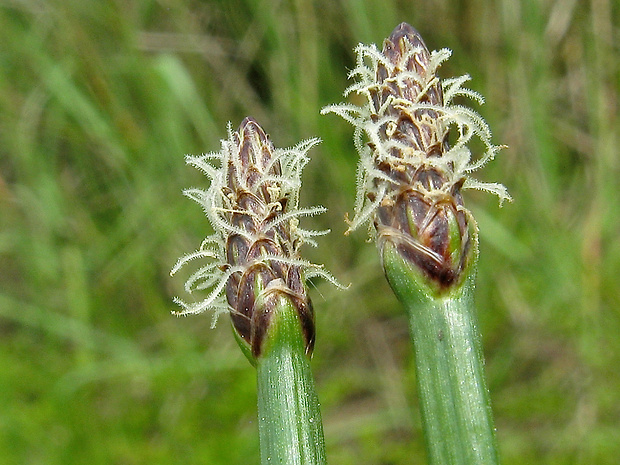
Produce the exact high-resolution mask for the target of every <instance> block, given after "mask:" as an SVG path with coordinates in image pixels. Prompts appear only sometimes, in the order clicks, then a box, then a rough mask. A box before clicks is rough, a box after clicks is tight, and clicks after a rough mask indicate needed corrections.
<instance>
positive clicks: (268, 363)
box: [256, 297, 326, 465]
mask: <svg viewBox="0 0 620 465" xmlns="http://www.w3.org/2000/svg"><path fill="white" fill-rule="evenodd" d="M256 369H257V384H258V430H259V436H260V448H261V463H262V464H263V465H267V464H287V465H324V464H325V463H326V454H325V440H324V437H323V424H322V421H321V412H320V406H319V400H318V396H317V394H316V389H315V386H314V378H313V376H312V372H311V370H310V360H309V357H308V355H307V354H306V342H305V339H304V337H303V333H302V329H301V324H300V318H299V315H298V313H297V312H296V310H295V307H294V306H293V305H292V303H291V301H290V300H289V299H288V298H286V297H281V298H280V300H279V304H278V305H277V306H276V308H275V310H274V315H272V320H271V322H270V325H269V329H268V332H267V335H266V339H265V340H264V345H263V351H262V354H261V356H260V357H258V358H257V360H256Z"/></svg>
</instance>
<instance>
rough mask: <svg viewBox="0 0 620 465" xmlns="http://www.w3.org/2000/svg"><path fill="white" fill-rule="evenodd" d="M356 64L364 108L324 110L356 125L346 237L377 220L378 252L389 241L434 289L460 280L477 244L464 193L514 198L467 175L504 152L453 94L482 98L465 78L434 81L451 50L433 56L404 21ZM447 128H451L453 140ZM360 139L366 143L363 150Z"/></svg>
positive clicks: (362, 50)
mask: <svg viewBox="0 0 620 465" xmlns="http://www.w3.org/2000/svg"><path fill="white" fill-rule="evenodd" d="M356 53H357V66H356V67H355V68H354V69H353V71H351V73H350V75H349V77H350V78H356V79H357V82H356V83H355V84H353V85H351V86H350V87H349V88H348V89H347V90H346V91H345V96H347V95H349V94H352V93H355V94H358V95H360V96H361V97H363V98H364V99H365V101H366V102H365V104H363V105H362V106H359V107H358V106H354V105H350V104H339V105H330V106H328V107H326V108H324V109H323V110H322V112H321V113H323V114H325V113H330V112H331V113H335V114H337V115H340V116H341V117H342V118H344V119H345V120H346V121H348V122H350V123H351V124H353V126H354V127H355V136H354V141H355V146H356V148H357V150H358V152H359V155H360V162H359V169H358V180H357V183H358V191H357V199H356V203H355V216H354V218H353V219H352V220H351V221H350V222H349V231H347V233H348V232H350V231H352V230H354V229H356V228H357V227H359V226H360V225H362V224H365V223H368V222H370V221H372V222H374V225H375V229H376V231H377V243H378V245H379V249H380V251H383V247H384V245H385V243H386V242H390V243H391V244H392V245H394V246H395V247H396V248H397V249H398V251H399V253H400V254H401V256H402V257H404V258H406V259H407V260H408V261H410V262H413V263H415V265H416V266H417V267H418V268H419V269H420V270H422V272H423V273H424V274H425V275H426V277H427V278H429V279H430V280H432V281H434V282H435V285H437V286H438V288H446V287H449V286H451V285H453V284H454V283H457V282H458V281H459V279H460V277H461V274H462V271H463V269H464V268H466V266H467V264H468V257H469V256H470V253H471V250H472V249H473V248H472V243H473V242H474V241H475V237H474V236H475V233H476V227H475V221H474V219H473V217H472V216H471V214H470V213H469V212H468V211H467V210H466V209H465V207H464V206H463V199H462V196H461V190H462V189H467V188H474V189H482V190H486V191H489V192H492V193H494V194H496V195H497V196H498V197H499V199H500V204H501V202H503V201H504V200H510V196H509V195H508V192H507V191H506V188H505V187H504V186H502V185H501V184H496V183H484V182H480V181H477V180H475V179H473V178H472V177H471V176H470V173H472V172H473V171H475V170H477V169H478V168H480V167H482V166H483V165H484V164H485V163H487V162H488V161H490V160H492V159H493V157H494V156H495V154H496V153H497V152H498V151H499V149H500V148H501V147H499V146H496V145H493V144H492V142H491V131H490V129H489V127H488V126H487V124H486V122H485V121H484V120H483V119H482V117H481V116H480V115H479V114H478V113H476V112H475V111H473V110H471V109H469V108H467V107H465V106H462V105H457V104H453V103H452V102H453V99H454V98H455V97H457V96H465V97H470V98H472V99H474V100H476V101H477V102H478V103H483V98H482V96H480V95H479V94H478V93H476V92H474V91H472V90H470V89H467V88H465V87H463V84H464V83H465V82H466V81H468V80H469V76H467V75H465V76H461V77H458V78H453V79H444V80H440V79H439V78H438V77H437V69H438V68H439V66H440V65H441V63H442V62H444V61H445V60H447V59H448V58H449V57H450V54H451V52H450V51H449V50H447V49H443V50H440V51H438V52H437V51H434V52H432V53H430V52H429V51H428V49H427V47H426V45H425V44H424V42H423V40H422V37H421V36H420V34H419V33H418V32H417V31H416V30H415V29H414V28H412V27H411V26H410V25H408V24H406V23H402V24H400V25H399V26H397V27H396V28H395V29H394V31H393V32H392V34H391V35H390V37H389V38H388V39H386V40H385V42H384V44H383V50H382V51H379V50H378V49H377V47H376V46H375V45H371V46H367V45H363V44H360V45H358V46H357V48H356ZM450 131H456V137H455V142H454V143H453V145H452V146H450V143H449V133H450ZM474 137H477V138H478V139H479V140H480V141H481V142H482V144H483V146H484V148H485V151H484V154H483V155H482V156H481V157H479V158H477V159H473V158H472V154H471V152H470V150H469V148H468V143H469V142H470V141H471V140H472V139H473V138H474ZM364 142H366V143H364Z"/></svg>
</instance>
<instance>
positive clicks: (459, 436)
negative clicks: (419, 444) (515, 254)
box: [384, 244, 499, 465]
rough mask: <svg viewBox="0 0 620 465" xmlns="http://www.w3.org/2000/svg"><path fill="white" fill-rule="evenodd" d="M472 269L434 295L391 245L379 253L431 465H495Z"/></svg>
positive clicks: (411, 266) (493, 431)
mask: <svg viewBox="0 0 620 465" xmlns="http://www.w3.org/2000/svg"><path fill="white" fill-rule="evenodd" d="M474 265H475V264H474V263H472V264H471V266H470V267H469V270H468V272H467V276H466V277H465V278H464V282H463V283H462V284H461V285H460V286H458V287H457V288H455V289H453V290H451V291H449V292H446V293H444V294H442V295H437V294H436V293H434V292H433V290H432V289H431V288H427V287H425V285H424V283H423V280H422V279H421V277H420V273H419V272H418V270H416V269H415V268H413V265H411V264H409V263H407V262H406V261H405V260H403V259H402V257H400V256H399V255H398V252H397V251H396V249H395V248H394V247H392V246H391V245H389V244H387V245H386V247H385V249H384V266H385V272H386V275H387V277H388V280H389V282H390V284H391V286H392V289H393V290H394V292H395V293H396V295H397V297H398V298H399V300H400V301H401V302H402V303H403V304H404V306H405V308H406V310H407V313H408V316H409V325H410V330H411V337H412V340H413V346H414V351H415V357H416V376H417V384H418V394H419V398H420V408H421V412H422V422H423V428H424V435H425V440H426V445H427V451H428V456H429V463H430V464H431V465H494V464H498V463H499V459H498V454H497V447H496V439H495V428H494V426H493V416H492V412H491V405H490V399H489V394H488V390H487V387H486V381H485V375H484V360H483V355H482V348H481V341H480V336H479V333H478V329H477V323H476V316H475V309H474V303H473V289H474V280H475V272H474Z"/></svg>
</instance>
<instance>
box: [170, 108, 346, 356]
mask: <svg viewBox="0 0 620 465" xmlns="http://www.w3.org/2000/svg"><path fill="white" fill-rule="evenodd" d="M318 142H319V140H318V139H310V140H307V141H304V142H301V143H300V144H299V145H297V146H295V147H293V148H289V149H276V148H274V146H273V145H272V143H271V141H270V140H269V138H268V136H267V135H266V134H265V132H264V131H263V129H262V128H261V127H260V126H259V125H258V123H257V122H256V121H255V120H254V119H252V118H246V119H244V120H243V122H242V123H241V125H240V126H239V129H238V130H237V131H235V132H232V130H231V128H230V126H229V130H228V139H227V140H222V141H221V145H222V149H221V150H220V151H219V152H217V153H209V154H205V155H202V156H187V157H186V161H187V163H188V164H190V165H192V166H194V167H196V168H198V169H200V170H202V171H203V172H204V173H205V174H206V175H207V177H208V178H209V179H210V181H211V183H210V185H209V187H208V188H207V189H206V190H203V189H195V188H193V189H187V190H185V191H184V194H185V195H186V196H187V197H189V198H190V199H192V200H194V201H196V202H197V203H198V204H200V205H201V206H202V208H203V210H204V212H205V213H206V215H207V218H208V219H209V221H210V222H211V225H212V226H213V229H214V234H212V235H211V236H209V237H207V238H206V239H205V240H204V241H203V242H202V244H201V246H200V248H199V249H198V250H197V251H195V252H193V253H191V254H188V255H185V256H184V257H182V258H180V259H179V261H178V262H177V264H176V265H175V266H174V268H173V269H172V271H171V274H174V273H176V272H177V271H178V270H179V269H180V268H181V267H182V266H183V265H185V264H187V263H188V262H189V261H192V260H194V259H207V261H208V263H207V264H206V265H204V266H202V267H201V268H199V269H198V271H196V272H195V273H193V274H192V275H191V276H190V277H189V279H188V280H187V282H186V283H185V290H186V291H187V292H189V293H191V292H192V291H194V290H201V291H202V290H205V291H207V295H206V297H205V298H204V299H203V300H202V301H200V302H196V303H192V304H188V303H185V302H184V301H182V300H180V299H178V298H175V301H176V302H177V303H178V304H179V305H180V306H181V307H182V310H181V311H179V312H175V313H176V314H177V315H187V314H193V313H201V312H204V311H205V310H212V311H213V312H214V319H213V324H214V325H215V322H216V319H217V316H218V315H219V314H221V313H222V312H228V313H229V314H230V316H231V319H232V323H233V327H234V329H235V331H236V334H237V337H238V339H239V340H240V343H242V344H246V345H247V347H248V348H249V349H250V350H251V352H252V354H253V355H254V356H255V357H256V356H258V355H259V354H260V349H261V342H262V339H263V336H264V333H265V331H266V329H267V327H268V325H269V319H270V314H271V312H272V310H273V308H274V306H275V305H277V302H278V299H279V298H280V297H281V296H283V295H284V296H286V297H287V298H288V299H289V300H290V301H291V302H292V303H293V305H294V306H295V308H296V309H297V313H298V315H299V318H300V323H301V326H302V329H303V332H304V336H305V339H306V352H307V353H308V354H310V353H311V351H312V348H313V344H314V313H313V310H312V304H311V302H310V298H309V297H308V295H307V291H306V286H305V280H306V279H308V278H311V277H313V276H322V277H324V278H326V279H328V280H329V281H331V282H334V283H335V281H334V279H333V278H332V277H331V275H329V274H328V273H327V272H326V271H324V270H323V269H322V268H321V267H320V266H318V265H314V264H311V263H309V262H307V261H305V260H302V259H301V258H300V255H299V249H300V247H301V245H302V244H304V243H309V244H311V245H316V243H315V242H314V240H313V237H315V236H317V235H322V234H326V233H327V232H328V231H320V232H315V231H308V230H304V229H302V228H300V227H299V220H300V218H301V217H303V216H309V215H315V214H318V213H321V212H324V211H325V208H323V207H312V208H299V206H298V203H299V189H300V187H301V180H300V177H301V171H302V169H303V168H304V166H305V165H306V164H307V163H308V161H309V158H308V156H307V152H308V150H309V149H310V148H311V147H313V146H314V145H316V144H317V143H318Z"/></svg>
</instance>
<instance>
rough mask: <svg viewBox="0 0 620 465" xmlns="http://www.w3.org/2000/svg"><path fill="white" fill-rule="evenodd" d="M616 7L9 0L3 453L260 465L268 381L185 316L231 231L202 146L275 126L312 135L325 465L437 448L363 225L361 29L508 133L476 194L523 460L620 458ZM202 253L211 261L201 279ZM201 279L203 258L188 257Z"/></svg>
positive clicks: (1, 209)
mask: <svg viewBox="0 0 620 465" xmlns="http://www.w3.org/2000/svg"><path fill="white" fill-rule="evenodd" d="M618 18H620V5H619V2H618V0H613V1H611V0H591V1H586V0H583V1H582V0H554V1H552V0H522V1H515V0H500V1H491V0H471V1H465V0H462V1H457V0H454V1H449V0H436V1H432V2H431V1H425V0H418V1H390V0H369V1H361V0H339V1H328V0H324V1H319V0H315V1H310V0H292V1H285V0H282V1H259V0H256V1H251V0H219V1H202V2H200V1H197V0H195V1H190V0H135V1H125V0H116V1H113V0H106V1H95V0H87V1H84V0H65V1H42V0H3V1H2V2H0V334H1V344H0V463H2V464H51V465H54V464H74V463H75V464H78V463H81V464H106V465H107V464H153V463H158V464H246V463H258V461H259V456H258V433H257V426H256V418H255V416H256V394H255V373H254V369H253V368H251V366H250V365H249V363H248V362H247V361H246V360H245V359H244V358H243V356H242V354H241V352H240V350H239V349H238V348H237V347H236V345H235V342H234V340H233V337H232V335H231V331H230V327H229V324H228V322H227V321H226V319H222V321H220V323H219V325H218V326H217V327H216V328H215V329H214V330H211V329H210V324H211V318H210V316H209V315H200V316H193V317H188V318H181V319H178V318H174V317H172V316H171V315H170V312H171V310H173V309H175V306H174V304H173V303H172V301H171V299H172V296H174V295H180V296H181V297H185V298H187V297H188V296H187V295H185V294H184V291H183V282H184V279H185V278H186V277H187V274H186V275H183V273H181V275H179V276H175V277H174V278H170V277H169V274H168V273H169V270H170V268H171V267H172V265H174V263H175V261H176V259H177V257H179V256H180V255H182V254H184V253H186V252H189V251H192V250H194V249H195V248H196V247H198V245H199V244H200V242H201V240H202V238H203V237H204V236H205V235H207V234H208V233H209V232H210V229H209V225H208V223H207V221H206V219H205V218H204V215H203V214H202V212H201V210H200V207H199V206H198V205H196V204H194V203H192V202H191V201H189V200H187V199H185V198H184V197H183V196H182V194H181V190H182V189H183V188H185V187H190V186H205V185H206V182H207V181H206V178H204V177H203V176H201V175H200V173H198V172H197V171H196V170H193V169H191V168H189V167H187V166H186V165H185V164H184V160H183V156H184V154H186V153H192V154H199V153H202V152H205V151H214V150H219V140H220V139H221V138H223V137H225V135H226V133H225V129H226V122H227V121H231V122H232V124H233V126H235V127H236V126H237V125H238V124H239V122H240V121H241V120H242V118H243V117H244V116H245V115H252V116H254V117H255V118H257V119H258V121H259V122H261V124H262V125H263V126H264V128H265V129H266V130H267V131H268V132H269V133H270V134H271V136H272V139H273V141H274V143H275V144H276V145H277V146H281V147H284V146H291V145H294V144H296V143H297V142H299V141H300V140H301V139H305V138H308V137H312V136H315V135H319V136H320V137H321V138H322V139H323V141H324V142H323V143H322V144H321V145H320V146H319V147H318V148H316V149H314V150H313V151H312V152H311V156H312V161H311V163H310V164H309V165H308V167H307V168H306V170H305V172H304V189H303V191H302V204H303V205H306V206H308V205H315V204H321V205H325V206H327V207H328V208H329V213H327V214H324V215H322V216H320V217H316V218H309V219H307V220H305V223H304V225H305V226H306V227H308V228H315V229H323V228H331V229H332V233H331V234H330V235H329V236H327V237H323V238H320V240H319V242H320V246H319V248H317V249H311V248H308V249H306V250H305V252H306V258H308V259H310V260H312V261H314V262H317V263H324V264H325V265H326V267H327V268H328V269H329V270H331V271H332V272H333V274H334V275H335V276H336V277H337V278H338V279H339V280H340V281H341V282H343V283H351V287H350V289H349V290H347V291H338V290H336V289H335V288H333V287H332V286H331V285H329V284H326V283H324V282H320V281H317V282H316V283H315V284H316V286H315V289H313V290H311V294H312V297H313V300H314V306H315V309H316V313H317V325H318V340H317V345H316V350H315V356H314V359H313V367H314V370H315V375H316V379H317V386H318V390H319V396H320V399H321V402H322V410H323V416H324V423H325V433H326V439H327V448H328V457H329V460H330V463H332V464H338V465H348V464H351V465H357V464H370V465H374V464H384V465H388V464H389V465H391V464H393V465H400V464H409V463H420V464H422V463H424V462H425V458H424V449H423V441H422V436H421V432H420V419H419V413H418V409H417V398H416V392H415V375H414V365H413V363H414V362H413V357H412V353H411V352H412V351H411V348H410V345H409V338H408V331H407V320H406V317H405V315H404V312H403V311H402V309H401V308H400V307H399V304H398V303H397V301H396V299H395V297H394V296H393V295H392V294H391V293H390V291H389V289H388V286H387V284H386V283H385V279H384V277H383V275H382V272H381V269H380V266H379V262H378V258H377V254H376V250H375V247H374V245H372V244H369V243H366V239H367V235H366V233H365V231H363V230H362V231H357V232H356V233H354V234H353V235H351V236H350V237H348V238H345V237H344V236H343V232H344V230H345V229H346V226H345V223H344V221H343V217H344V214H345V212H352V209H353V200H354V192H355V168H356V161H357V156H356V153H355V152H354V150H353V145H352V138H351V136H352V128H351V127H350V126H349V125H348V124H347V123H345V122H344V121H342V120H341V119H339V118H337V117H336V116H333V115H329V116H320V115H319V113H318V112H319V110H320V109H321V107H323V106H324V105H326V104H329V103H336V102H340V101H342V97H341V93H342V91H343V90H344V88H345V87H346V86H347V81H346V72H347V70H348V69H351V68H352V67H353V66H354V56H353V52H352V49H353V47H354V46H355V45H356V44H357V43H358V42H366V43H369V42H374V43H377V44H379V45H380V44H381V42H382V40H383V38H384V37H386V36H387V35H388V34H389V33H390V32H391V30H392V29H393V27H394V26H396V24H398V23H400V22H401V21H407V22H409V23H410V24H412V25H413V26H414V27H416V28H417V29H418V30H419V31H420V32H421V33H422V36H423V37H424V38H425V41H426V43H427V44H428V46H429V48H431V49H439V48H442V47H449V48H451V49H452V50H453V51H454V55H453V58H452V59H451V60H449V61H448V62H447V63H446V64H445V65H444V66H443V67H442V68H441V75H442V76H445V77H450V76H455V75H460V74H464V73H470V74H471V75H472V78H473V80H472V82H471V83H470V87H471V88H473V89H475V90H477V91H479V92H481V93H482V94H483V95H484V96H485V97H486V99H487V104H486V105H484V106H483V107H480V108H477V109H478V110H479V111H480V113H481V114H482V115H483V116H484V117H485V118H486V119H487V121H488V122H489V124H490V126H491V128H492V129H493V130H494V141H495V143H497V144H506V145H508V146H509V148H508V149H505V150H503V151H502V152H501V153H500V155H499V156H498V158H497V159H496V161H494V162H493V163H491V164H489V165H488V166H487V167H486V168H485V169H484V170H483V171H482V172H481V173H479V177H480V178H482V179H483V180H487V181H499V182H503V183H504V184H506V186H507V187H508V188H509V190H510V192H511V194H512V195H513V197H514V202H513V203H511V204H507V205H506V206H504V207H503V208H501V209H499V208H498V206H497V200H496V199H495V198H493V196H491V195H488V194H483V193H477V192H469V193H467V194H466V203H467V205H468V206H469V207H470V208H471V210H472V211H473V212H474V214H475V216H476V217H477V219H478V222H479V226H480V229H481V257H480V266H479V279H478V288H477V297H476V298H477V303H478V312H479V318H480V327H481V331H482V333H483V339H484V347H485V353H486V357H487V373H488V378H489V385H490V390H491V397H492V400H493V406H494V411H495V416H496V423H497V429H498V436H499V443H500V450H501V455H502V457H503V462H504V464H523V463H538V464H594V463H596V464H612V463H618V457H620V370H619V369H618V367H619V366H620V337H619V336H620V310H619V309H620V291H619V286H618V284H619V276H620V241H619V240H618V234H619V233H620V222H619V219H620V214H619V207H618V201H619V200H620V192H619V191H620V189H618V187H617V184H618V177H619V176H620V166H619V164H620V163H619V157H618V144H619V143H620V128H619V123H618V105H619V96H620V92H619V91H620V66H619V49H620V32H619V31H620V30H619V28H620V21H618ZM190 268H191V267H190ZM184 271H186V272H187V273H188V274H189V269H188V270H184Z"/></svg>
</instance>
